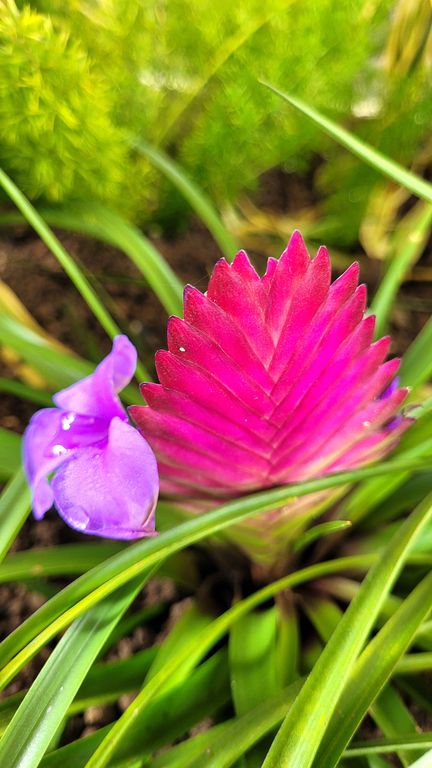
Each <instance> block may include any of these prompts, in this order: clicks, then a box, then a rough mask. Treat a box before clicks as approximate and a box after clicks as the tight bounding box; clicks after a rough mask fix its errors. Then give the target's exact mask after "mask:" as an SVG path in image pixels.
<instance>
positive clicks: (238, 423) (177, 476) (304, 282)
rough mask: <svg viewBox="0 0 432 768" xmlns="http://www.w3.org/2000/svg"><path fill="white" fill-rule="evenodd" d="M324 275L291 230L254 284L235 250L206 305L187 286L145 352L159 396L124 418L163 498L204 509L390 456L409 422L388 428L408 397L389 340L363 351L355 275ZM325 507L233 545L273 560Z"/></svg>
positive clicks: (280, 517) (369, 329) (265, 524)
mask: <svg viewBox="0 0 432 768" xmlns="http://www.w3.org/2000/svg"><path fill="white" fill-rule="evenodd" d="M330 271H331V266H330V260H329V256H328V253H327V250H326V249H325V248H323V247H321V248H320V249H319V250H318V253H317V255H316V256H315V258H314V259H313V260H311V259H310V257H309V254H308V251H307V249H306V246H305V243H304V241H303V239H302V237H301V235H300V233H298V232H295V233H294V234H293V236H292V238H291V240H290V242H289V244H288V246H287V248H286V250H285V251H284V253H283V254H282V256H281V257H280V259H279V260H277V259H273V258H270V259H269V260H268V264H267V271H266V273H265V275H264V277H262V278H260V277H259V276H258V274H257V273H256V271H255V269H254V268H253V267H252V265H251V263H250V261H249V258H248V256H247V255H246V253H245V252H244V251H240V253H238V254H237V256H236V257H235V259H234V261H233V263H232V264H231V265H229V264H228V263H227V262H226V261H225V260H224V259H222V260H220V261H219V262H218V263H217V264H216V266H215V269H214V271H213V274H212V276H211V278H210V282H209V285H208V290H207V293H206V294H202V293H200V292H199V291H198V290H196V289H195V288H193V287H191V286H187V287H186V289H185V298H184V319H183V320H181V319H179V318H177V317H171V318H170V320H169V325H168V351H165V350H162V351H159V352H158V353H157V357H156V366H157V372H158V375H159V380H160V384H153V383H149V384H144V385H143V387H142V392H143V395H144V398H145V400H146V401H147V403H148V405H147V406H135V407H133V408H131V409H130V412H131V415H132V417H133V419H134V420H135V422H136V423H137V425H138V427H139V428H140V430H141V433H142V434H143V435H144V436H145V438H146V440H148V441H149V443H150V445H151V446H152V448H153V450H154V451H155V453H156V456H157V458H158V463H159V471H160V476H161V490H162V491H163V492H164V493H165V494H168V495H170V496H172V497H177V498H179V499H181V500H192V501H193V503H194V504H195V506H196V507H197V508H198V509H201V510H202V509H205V508H209V507H210V506H211V505H214V504H217V503H221V502H222V501H223V500H226V499H227V498H233V497H236V496H239V495H241V494H244V493H250V492H252V491H255V490H259V489H264V488H269V487H271V486H277V485H280V484H284V483H291V482H298V481H301V480H305V479H308V478H313V477H317V476H320V475H325V474H327V473H330V472H336V471H341V470H347V469H351V468H354V467H359V466H362V465H363V464H367V463H370V462H373V461H376V460H377V459H379V458H381V457H382V456H384V455H385V454H387V453H388V452H389V451H390V450H391V449H392V448H393V447H394V446H395V445H396V443H397V442H398V439H399V437H400V435H401V434H402V432H403V431H404V430H406V429H407V427H408V426H409V424H410V423H411V420H410V419H408V418H406V417H404V416H403V415H398V416H395V414H396V413H397V411H398V409H399V407H400V405H401V403H402V401H403V400H404V399H405V397H406V394H407V390H406V389H399V388H398V386H397V383H395V379H394V377H395V374H396V371H397V369H398V366H399V361H398V360H396V359H394V360H390V361H388V362H384V360H385V358H386V356H387V353H388V351H389V347H390V339H389V338H383V339H380V340H379V341H377V342H375V343H372V339H373V333H374V318H373V317H372V316H365V307H366V288H365V286H364V285H360V286H358V273H359V268H358V265H357V264H353V265H352V266H351V267H350V268H349V269H348V270H347V271H346V272H345V273H344V274H343V275H342V276H341V277H339V278H338V279H337V280H336V281H335V282H334V283H333V284H331V282H330ZM339 493H340V492H339ZM329 497H330V498H331V493H330V494H329V493H328V492H326V493H324V494H319V495H315V496H314V497H311V496H308V497H305V498H302V499H299V500H298V501H297V502H295V503H292V504H290V505H288V506H286V507H284V508H283V509H280V510H275V512H273V513H270V514H267V515H264V516H261V517H259V518H258V517H257V518H255V519H253V520H250V521H248V522H247V523H246V524H244V525H242V526H240V527H238V528H237V529H236V531H235V536H236V537H237V538H236V540H237V543H239V544H240V545H241V546H243V548H244V549H246V550H247V551H248V552H249V554H251V556H252V557H253V558H254V559H255V560H258V561H260V560H262V561H264V562H267V561H269V560H270V561H271V560H273V562H274V561H275V560H277V559H278V558H280V557H283V556H284V552H285V551H286V549H287V535H288V534H287V530H288V528H289V527H290V526H291V529H292V522H293V518H294V516H297V518H298V519H300V517H301V516H302V515H303V519H304V515H305V514H306V513H308V514H309V512H310V514H309V517H310V516H311V515H314V514H316V513H317V512H319V510H320V507H321V506H322V504H323V503H324V502H328V499H329ZM197 500H200V502H199V503H198V504H197ZM230 533H231V534H232V533H233V531H231V532H230ZM254 533H255V534H256V535H255V536H254V535H253V534H254Z"/></svg>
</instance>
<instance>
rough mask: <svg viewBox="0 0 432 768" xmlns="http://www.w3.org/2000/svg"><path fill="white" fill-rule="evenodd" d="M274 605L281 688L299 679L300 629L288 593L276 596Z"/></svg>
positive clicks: (291, 596) (293, 604)
mask: <svg viewBox="0 0 432 768" xmlns="http://www.w3.org/2000/svg"><path fill="white" fill-rule="evenodd" d="M276 604H277V608H278V630H277V636H276V653H277V669H278V679H279V680H280V685H281V686H286V685H289V684H290V683H293V682H294V680H297V678H298V677H299V669H298V668H299V656H300V629H299V622H298V616H297V611H296V606H295V603H294V599H293V595H292V594H291V593H289V592H282V593H280V594H279V595H277V596H276Z"/></svg>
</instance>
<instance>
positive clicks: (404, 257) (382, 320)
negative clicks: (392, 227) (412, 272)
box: [371, 203, 432, 338]
mask: <svg viewBox="0 0 432 768" xmlns="http://www.w3.org/2000/svg"><path fill="white" fill-rule="evenodd" d="M418 205H419V206H421V208H420V209H419V210H418V211H417V210H416V211H415V214H416V215H415V221H414V222H412V220H411V219H412V217H411V216H410V218H409V223H410V227H411V228H410V231H409V232H406V231H405V230H406V224H405V226H404V227H403V232H404V235H405V238H404V240H403V241H402V242H400V240H399V239H398V241H397V246H398V250H397V251H396V252H394V253H393V254H392V259H391V261H390V264H389V266H388V268H387V272H386V273H385V275H384V277H383V279H382V280H381V283H380V286H379V288H378V290H377V292H376V294H375V296H374V299H373V301H372V304H371V310H372V312H374V314H376V317H377V322H376V327H375V334H376V337H377V338H380V337H381V336H382V335H383V334H384V333H386V331H387V325H388V319H389V316H390V312H391V309H392V306H393V303H394V300H395V297H396V294H397V292H398V290H399V286H400V285H401V283H402V282H403V280H404V278H405V276H406V274H407V272H408V270H409V269H410V267H411V266H412V264H413V262H414V261H415V260H416V259H417V258H418V257H419V255H420V254H421V252H422V250H423V248H424V246H425V243H426V241H427V237H428V235H429V231H430V226H431V223H432V207H431V206H430V205H427V206H425V205H424V204H423V203H418Z"/></svg>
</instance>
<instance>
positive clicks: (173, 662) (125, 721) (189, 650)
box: [87, 560, 336, 768]
mask: <svg viewBox="0 0 432 768" xmlns="http://www.w3.org/2000/svg"><path fill="white" fill-rule="evenodd" d="M335 562H336V561H334V560H333V561H330V562H328V563H317V564H316V565H312V566H309V567H308V568H304V569H302V570H299V571H295V572H294V573H291V574H289V575H288V576H285V577H284V578H282V579H279V580H278V581H275V582H273V583H271V584H268V585H267V586H265V587H263V588H262V589H260V590H259V591H258V592H255V593H253V594H252V595H250V596H249V597H247V598H245V599H244V600H241V601H239V602H238V603H236V604H235V605H233V606H232V607H231V608H230V609H229V610H228V611H226V612H225V613H223V614H222V615H221V616H219V617H218V618H217V619H215V620H214V621H212V623H211V624H210V625H209V626H208V627H206V628H205V629H204V630H202V631H201V633H200V635H199V636H197V637H194V638H193V639H192V640H191V642H190V643H188V644H187V645H185V646H184V647H183V648H181V649H180V650H179V651H178V652H177V653H176V654H175V655H174V656H172V657H170V659H169V660H168V662H167V663H166V664H165V666H164V667H163V668H162V669H161V670H160V671H159V672H158V674H156V675H155V676H154V677H152V678H151V680H149V681H148V682H147V683H146V685H144V687H143V688H142V690H141V691H140V693H139V694H138V696H137V697H136V699H135V700H134V701H133V703H132V705H131V706H130V707H129V708H128V709H127V710H126V712H124V713H123V715H122V716H121V718H120V719H119V720H117V722H116V723H115V725H114V726H113V728H112V729H111V731H110V733H109V734H108V735H107V736H106V737H105V739H104V741H103V742H102V743H101V745H100V746H99V747H98V749H97V750H96V752H95V754H94V755H93V756H92V758H91V760H89V762H88V765H87V768H102V767H103V766H105V765H107V763H108V762H109V761H110V760H111V759H112V758H113V755H115V753H116V752H117V749H118V747H119V745H120V744H122V743H124V742H125V741H127V738H128V734H129V732H130V729H131V728H133V727H134V722H136V719H137V718H138V717H139V716H140V713H141V712H142V711H144V709H145V707H147V706H148V704H149V702H150V701H152V699H153V698H154V696H156V695H158V693H159V691H160V690H161V689H163V688H164V686H165V685H166V683H167V682H168V681H169V680H170V679H171V677H172V675H174V674H176V673H177V672H178V670H182V669H184V668H185V669H186V670H190V669H191V668H192V666H193V665H195V664H198V663H199V661H200V660H201V659H202V658H203V657H204V656H205V654H206V653H208V651H209V650H210V648H211V647H212V646H214V645H215V643H217V642H218V641H219V640H220V639H221V638H222V637H223V635H224V634H225V633H226V632H227V631H228V630H229V629H230V628H231V627H232V626H233V625H234V623H235V622H236V621H238V620H240V619H241V618H242V617H243V616H245V615H247V614H248V613H249V612H250V611H252V610H253V609H254V608H256V607H257V606H258V605H261V604H262V603H263V602H265V601H266V600H268V599H269V598H271V597H273V596H274V595H276V594H277V593H278V592H281V591H282V590H285V589H288V588H293V587H294V586H298V585H299V584H302V583H304V582H305V581H309V580H310V579H313V578H317V577H319V576H320V575H324V573H325V572H326V571H327V569H328V568H330V569H333V568H334V567H335Z"/></svg>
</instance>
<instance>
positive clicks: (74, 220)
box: [41, 202, 183, 316]
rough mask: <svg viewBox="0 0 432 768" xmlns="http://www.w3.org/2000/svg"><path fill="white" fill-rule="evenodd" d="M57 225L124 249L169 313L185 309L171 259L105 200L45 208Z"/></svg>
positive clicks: (180, 285)
mask: <svg viewBox="0 0 432 768" xmlns="http://www.w3.org/2000/svg"><path fill="white" fill-rule="evenodd" d="M41 213H42V215H43V216H44V218H45V219H46V220H47V221H48V222H49V223H50V224H52V225H53V226H56V227H61V228H62V229H66V230H69V231H72V232H80V233H83V234H86V235H90V236H92V237H95V238H96V239H98V240H101V241H102V242H104V243H109V244H110V245H113V246H114V247H116V248H119V250H121V251H123V253H125V254H126V255H127V256H128V257H129V258H130V260H131V261H132V262H133V263H134V264H135V266H136V267H137V269H138V270H139V272H140V273H141V274H142V275H143V277H144V278H145V280H146V282H147V283H148V285H149V286H150V287H151V288H152V289H153V291H154V293H155V295H156V296H157V297H158V299H159V301H160V302H161V304H162V305H163V306H164V307H165V309H166V311H167V313H168V314H169V315H180V316H181V315H182V313H183V286H182V284H181V282H180V280H179V279H178V277H177V276H176V275H175V273H174V272H173V270H172V269H171V267H170V266H169V264H168V263H167V261H166V260H165V259H164V257H163V256H162V254H161V253H159V251H158V250H157V248H156V247H155V246H154V245H153V243H152V242H151V240H149V239H148V238H147V237H145V235H144V234H143V233H142V232H141V231H140V230H139V229H138V227H135V226H134V225H133V224H130V223H129V222H128V221H126V219H123V218H122V217H121V216H119V215H118V213H116V212H115V211H112V210H111V209H109V208H106V207H105V206H103V205H102V204H101V203H97V202H93V203H92V204H91V205H88V204H85V205H84V204H82V205H79V204H77V203H75V204H74V205H68V207H67V208H43V209H41Z"/></svg>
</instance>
